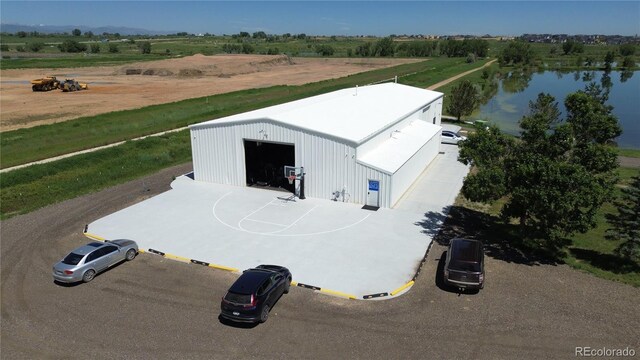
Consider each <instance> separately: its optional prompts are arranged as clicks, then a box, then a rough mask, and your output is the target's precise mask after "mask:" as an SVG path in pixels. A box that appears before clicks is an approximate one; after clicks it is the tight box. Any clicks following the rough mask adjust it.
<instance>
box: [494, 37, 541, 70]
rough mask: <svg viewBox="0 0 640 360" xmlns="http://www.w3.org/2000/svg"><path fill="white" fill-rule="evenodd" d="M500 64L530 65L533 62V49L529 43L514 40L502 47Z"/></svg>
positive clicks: (499, 57) (499, 56) (499, 58)
mask: <svg viewBox="0 0 640 360" xmlns="http://www.w3.org/2000/svg"><path fill="white" fill-rule="evenodd" d="M498 62H499V63H500V65H509V64H514V65H517V64H521V65H529V64H531V63H532V62H533V50H532V49H531V45H530V44H529V43H525V42H522V41H512V42H510V43H509V45H507V47H505V48H504V49H502V51H501V52H500V55H498Z"/></svg>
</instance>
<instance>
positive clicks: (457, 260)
mask: <svg viewBox="0 0 640 360" xmlns="http://www.w3.org/2000/svg"><path fill="white" fill-rule="evenodd" d="M444 282H445V283H446V284H447V285H450V286H455V287H457V288H460V289H482V288H483V287H484V250H483V247H482V241H479V240H470V239H453V240H451V242H450V243H449V250H448V251H447V261H446V262H445V264H444Z"/></svg>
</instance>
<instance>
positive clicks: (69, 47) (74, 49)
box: [58, 40, 87, 53]
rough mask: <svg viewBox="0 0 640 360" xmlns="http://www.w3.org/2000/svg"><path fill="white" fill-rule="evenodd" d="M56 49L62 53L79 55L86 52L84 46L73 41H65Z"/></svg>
mask: <svg viewBox="0 0 640 360" xmlns="http://www.w3.org/2000/svg"><path fill="white" fill-rule="evenodd" d="M58 48H59V49H60V51H62V52H69V53H79V52H83V51H87V46H86V45H85V44H80V43H79V42H77V41H75V40H65V41H63V42H62V44H60V45H58Z"/></svg>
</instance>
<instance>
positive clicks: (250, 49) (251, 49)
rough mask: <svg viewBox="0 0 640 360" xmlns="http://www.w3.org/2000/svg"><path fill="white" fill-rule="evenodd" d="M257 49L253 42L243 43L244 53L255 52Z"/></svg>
mask: <svg viewBox="0 0 640 360" xmlns="http://www.w3.org/2000/svg"><path fill="white" fill-rule="evenodd" d="M255 51H256V49H255V48H254V47H253V45H251V44H247V43H243V44H242V53H243V54H253V53H254V52H255Z"/></svg>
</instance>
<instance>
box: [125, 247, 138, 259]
mask: <svg viewBox="0 0 640 360" xmlns="http://www.w3.org/2000/svg"><path fill="white" fill-rule="evenodd" d="M135 257H136V250H135V249H129V250H128V251H127V261H131V260H133V259H135Z"/></svg>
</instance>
